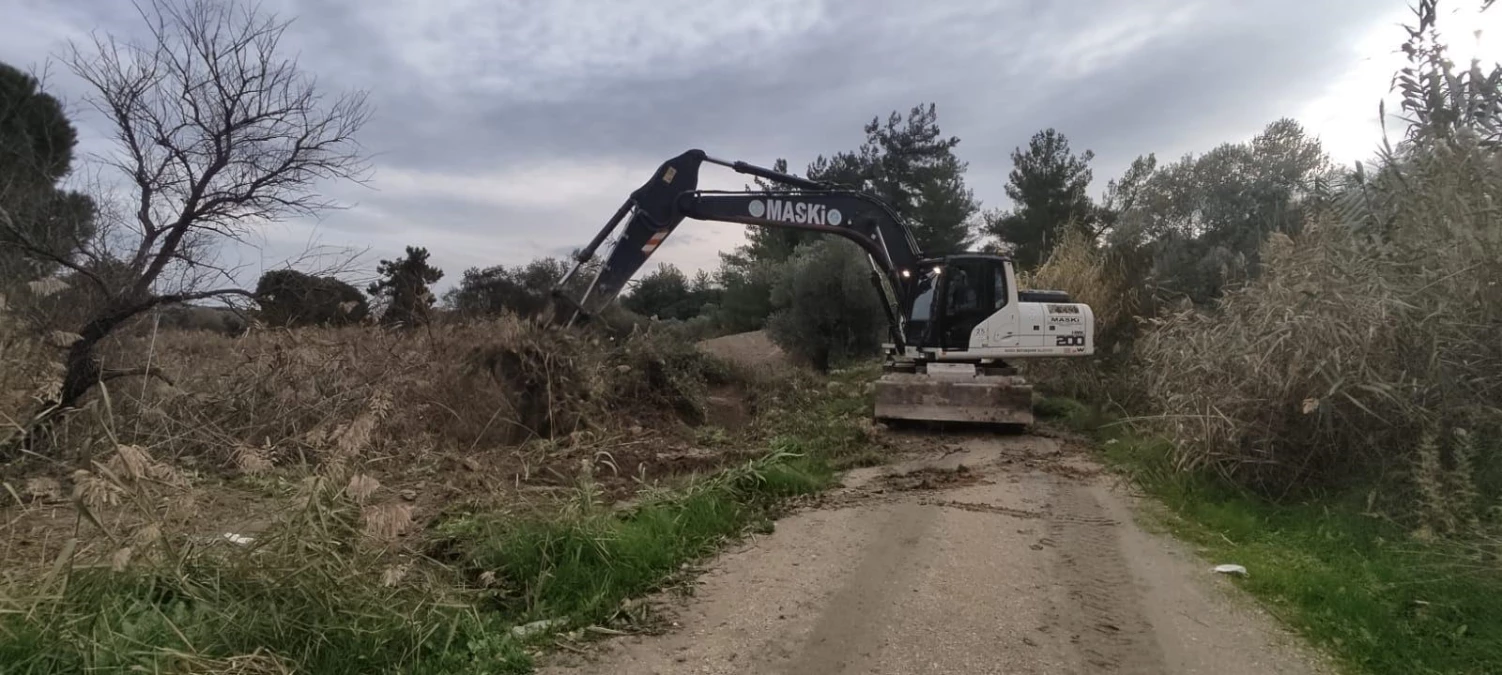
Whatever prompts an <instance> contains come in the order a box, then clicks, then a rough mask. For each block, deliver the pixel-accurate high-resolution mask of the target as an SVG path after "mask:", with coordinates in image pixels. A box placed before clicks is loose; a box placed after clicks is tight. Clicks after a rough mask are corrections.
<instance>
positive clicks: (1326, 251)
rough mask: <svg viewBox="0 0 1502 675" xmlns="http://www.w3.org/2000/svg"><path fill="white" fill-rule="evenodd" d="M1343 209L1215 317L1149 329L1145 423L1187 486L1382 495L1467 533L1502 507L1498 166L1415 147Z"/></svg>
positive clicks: (1194, 315) (1193, 315)
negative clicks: (1204, 472)
mask: <svg viewBox="0 0 1502 675" xmlns="http://www.w3.org/2000/svg"><path fill="white" fill-rule="evenodd" d="M1346 203H1347V205H1348V207H1349V208H1346V209H1343V210H1339V211H1331V212H1329V213H1325V214H1323V215H1321V216H1320V217H1319V218H1318V219H1317V220H1316V221H1315V222H1312V223H1311V224H1310V226H1309V227H1308V228H1307V231H1306V232H1305V233H1304V234H1302V235H1300V236H1299V237H1297V238H1289V237H1286V236H1281V235H1275V236H1274V237H1273V238H1272V239H1271V240H1270V241H1269V242H1268V243H1267V244H1266V248H1265V254H1264V260H1265V267H1264V272H1263V274H1262V275H1261V276H1260V277H1259V278H1257V279H1255V280H1254V281H1252V282H1251V283H1249V284H1248V285H1246V286H1245V287H1243V288H1240V289H1235V290H1232V291H1229V292H1228V293H1226V295H1225V298H1224V299H1223V300H1222V301H1221V302H1220V303H1219V304H1218V306H1216V307H1214V308H1213V309H1210V310H1207V311H1185V312H1180V313H1176V314H1172V315H1169V316H1166V317H1163V318H1160V319H1156V320H1155V321H1154V324H1155V325H1154V327H1153V329H1152V330H1151V331H1149V332H1148V333H1147V334H1146V335H1145V336H1143V338H1142V339H1141V340H1140V342H1139V344H1138V350H1137V356H1138V361H1137V364H1138V366H1137V368H1135V369H1134V370H1135V372H1136V377H1137V378H1139V379H1140V383H1141V385H1142V389H1143V391H1144V392H1145V393H1146V396H1147V402H1148V404H1149V411H1150V412H1151V413H1152V417H1151V418H1150V419H1148V420H1147V423H1148V424H1150V425H1151V426H1153V427H1155V428H1156V429H1158V430H1159V431H1162V432H1165V433H1167V434H1168V435H1169V436H1171V437H1172V438H1173V439H1174V440H1175V441H1176V442H1177V446H1176V456H1175V461H1176V463H1177V465H1178V466H1179V467H1180V468H1182V469H1191V470H1192V469H1208V470H1212V471H1215V472H1218V473H1220V474H1222V475H1224V476H1227V477H1229V478H1232V479H1235V480H1236V481H1238V482H1241V483H1243V484H1246V485H1249V486H1252V487H1254V488H1257V489H1258V490H1260V491H1262V492H1264V493H1267V494H1272V495H1285V494H1290V493H1296V492H1300V491H1303V490H1306V489H1314V488H1321V487H1331V486H1346V485H1351V484H1355V483H1358V482H1363V481H1372V480H1376V481H1377V482H1378V484H1383V485H1388V486H1400V488H1399V489H1395V490H1393V491H1392V492H1390V493H1382V494H1378V493H1374V495H1373V498H1374V500H1375V499H1381V498H1386V499H1388V500H1390V501H1391V503H1392V504H1394V505H1399V506H1400V507H1401V508H1403V510H1404V512H1405V513H1407V514H1409V515H1422V516H1423V517H1424V520H1425V521H1426V522H1427V523H1428V524H1430V525H1431V526H1434V527H1439V528H1445V529H1454V528H1458V527H1461V526H1462V524H1463V523H1466V522H1474V517H1477V516H1480V515H1482V514H1483V513H1485V512H1486V511H1487V510H1488V509H1490V508H1491V507H1493V506H1495V505H1496V497H1497V495H1498V494H1499V490H1502V467H1499V466H1498V464H1499V461H1498V460H1499V458H1502V455H1499V450H1502V447H1499V439H1502V436H1499V435H1498V434H1499V432H1502V410H1499V408H1498V401H1499V400H1502V399H1499V394H1502V340H1499V339H1498V335H1499V330H1502V210H1499V208H1498V205H1499V204H1502V158H1499V155H1498V154H1497V152H1496V150H1495V149H1493V148H1488V147H1487V146H1485V145H1484V144H1482V143H1479V142H1477V141H1476V140H1474V139H1472V140H1466V138H1465V137H1463V136H1462V137H1461V138H1459V139H1456V140H1454V141H1453V142H1447V143H1440V144H1435V145H1432V146H1429V147H1427V148H1416V149H1413V150H1412V151H1411V152H1410V153H1409V154H1407V155H1405V156H1403V157H1402V158H1401V159H1400V160H1398V161H1397V162H1395V163H1393V164H1391V165H1389V166H1388V167H1386V168H1385V169H1384V170H1383V171H1380V172H1378V174H1377V175H1375V176H1373V177H1372V178H1371V179H1370V180H1369V181H1367V182H1366V183H1365V184H1364V185H1361V186H1358V188H1357V189H1356V190H1355V191H1353V192H1352V193H1351V194H1350V195H1349V199H1347V200H1346ZM1413 504H1418V505H1420V506H1419V508H1417V509H1412V508H1408V506H1411V505H1413Z"/></svg>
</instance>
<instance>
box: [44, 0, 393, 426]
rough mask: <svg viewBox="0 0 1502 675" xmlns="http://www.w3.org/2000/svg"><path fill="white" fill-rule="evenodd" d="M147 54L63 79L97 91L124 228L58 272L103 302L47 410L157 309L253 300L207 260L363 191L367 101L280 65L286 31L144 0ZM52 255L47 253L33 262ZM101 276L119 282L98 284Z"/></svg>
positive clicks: (72, 393) (233, 8)
mask: <svg viewBox="0 0 1502 675" xmlns="http://www.w3.org/2000/svg"><path fill="white" fill-rule="evenodd" d="M136 7H137V10H138V11H139V13H140V15H141V17H142V18H143V19H144V20H145V23H146V26H147V28H148V29H149V33H148V36H149V39H148V40H146V41H144V42H137V41H128V40H123V39H120V38H117V37H115V36H104V37H100V36H97V35H96V36H94V38H93V40H92V44H91V45H90V46H89V47H90V48H89V49H87V50H85V49H80V48H79V46H78V45H72V46H71V49H70V51H69V54H68V55H67V58H66V59H65V61H66V63H67V65H68V67H69V68H70V69H71V70H72V71H73V73H75V74H76V75H78V76H79V77H80V78H81V79H82V80H83V81H84V82H86V83H87V84H88V85H89V87H90V92H89V96H88V98H87V102H88V104H89V105H90V106H91V107H92V108H93V109H94V110H96V111H98V112H99V113H100V114H101V115H103V116H104V118H105V119H106V120H107V121H108V124H109V125H110V127H111V131H112V135H113V140H114V141H115V145H116V147H115V152H113V153H111V154H110V155H108V156H106V157H103V158H102V161H103V164H104V166H106V167H108V168H110V169H111V170H112V171H115V172H118V175H119V176H120V177H121V178H123V181H124V186H125V187H124V190H123V194H125V195H127V196H125V197H124V198H123V199H122V203H121V204H120V207H121V208H120V211H121V212H123V213H124V214H125V216H124V217H122V218H119V219H115V221H114V222H111V223H108V224H107V226H105V227H101V232H102V233H101V235H100V236H97V237H96V238H95V240H94V241H93V242H92V243H91V245H90V247H88V250H87V251H85V255H83V256H76V257H74V258H68V259H55V260H53V261H52V262H54V263H56V264H58V265H61V266H63V267H65V268H67V269H68V270H70V271H71V272H73V273H74V276H75V277H76V278H78V279H79V280H80V281H81V282H82V283H87V284H92V285H93V286H95V287H96V288H97V289H98V290H99V291H100V293H102V294H103V297H105V298H106V300H105V302H103V303H102V304H101V305H100V307H99V308H98V309H97V310H95V311H92V312H90V313H89V316H88V318H87V320H85V321H84V322H83V323H82V325H81V326H80V327H79V329H78V330H77V331H76V332H77V336H78V337H77V340H76V341H75V342H73V344H72V346H71V347H70V348H69V351H68V354H67V357H66V367H67V372H66V375H65V376H64V381H63V386H62V390H61V394H60V395H59V396H58V399H57V400H56V401H53V402H51V404H50V405H49V409H50V410H49V411H44V416H45V413H47V412H50V411H51V410H65V409H68V408H72V407H74V406H75V405H76V404H77V402H78V401H79V399H80V398H81V397H83V396H84V395H85V394H86V393H88V391H89V390H90V389H92V388H93V387H94V386H95V385H96V384H97V383H99V382H100V381H101V380H107V379H109V378H110V377H113V376H117V375H119V374H122V373H124V372H134V373H136V374H139V373H140V371H139V370H132V371H106V370H104V369H102V368H101V367H100V364H99V360H98V358H97V356H96V347H97V345H98V344H99V342H100V341H101V340H103V339H104V338H105V337H106V336H108V335H109V334H110V333H111V332H112V331H114V330H115V329H116V328H118V327H120V326H121V325H123V324H125V323H126V322H127V321H129V320H130V319H131V318H132V317H135V316H137V315H139V314H141V313H142V312H146V311H148V310H150V309H152V308H154V307H157V306H160V305H164V304H168V303H179V302H187V301H194V300H202V299H206V298H225V297H228V296H243V297H246V298H252V297H254V296H253V294H252V293H251V292H250V291H247V290H244V289H241V288H234V287H217V288H215V287H210V286H211V285H212V283H213V281H214V278H213V276H206V275H205V274H204V273H203V272H204V270H205V269H208V270H209V271H211V272H215V271H217V272H220V274H218V275H217V277H218V280H219V282H220V283H224V282H226V281H232V279H230V277H231V275H229V274H228V272H227V271H224V270H220V269H218V268H215V267H214V263H213V262H212V261H211V253H212V251H213V250H214V249H215V248H217V247H220V246H223V245H225V244H227V243H229V242H231V241H243V240H244V239H245V238H246V237H247V236H248V235H249V234H251V233H253V232H254V231H255V229H256V228H257V227H258V226H262V225H264V224H266V223H270V222H275V221H278V220H281V219H285V218H289V217H298V216H309V215H315V214H317V213H319V212H321V211H323V210H326V209H330V208H336V207H337V205H336V204H335V203H333V202H332V201H330V200H327V199H325V198H323V197H322V196H320V195H319V194H318V192H317V190H318V188H319V184H320V182H321V181H326V180H352V181H356V182H358V181H361V180H362V179H363V178H362V176H361V174H362V172H363V171H364V170H365V168H366V166H365V164H364V160H363V157H362V153H361V148H360V147H359V144H358V143H357V142H356V141H355V134H356V132H357V131H358V130H359V129H360V128H361V127H362V126H363V125H364V123H365V122H366V120H367V119H368V115H369V110H368V108H367V105H366V98H365V94H364V93H363V92H352V93H346V94H342V95H340V96H338V97H336V98H332V99H328V98H325V96H324V95H322V93H321V92H320V91H319V88H318V87H317V85H316V82H315V81H314V79H313V78H312V77H310V76H309V75H308V74H306V73H305V72H303V71H302V70H301V69H300V67H299V66H298V64H297V63H296V61H295V60H293V59H290V58H288V57H285V56H282V55H281V54H279V53H278V49H279V47H280V45H281V39H282V37H283V34H284V32H285V30H286V27H287V25H288V22H286V21H282V20H279V19H277V18H276V17H274V16H270V15H265V14H262V13H261V12H260V11H259V9H258V8H256V7H254V6H243V5H237V4H235V3H233V2H225V1H224V0H217V1H216V0H145V3H144V6H143V4H137V5H136ZM34 253H36V254H38V255H47V252H45V251H40V250H38V251H35V252H34ZM99 263H107V264H106V265H105V266H106V267H109V268H110V269H112V270H117V271H118V273H115V274H111V275H108V276H106V275H102V274H99V273H98V272H97V270H98V269H99V268H100V264H99Z"/></svg>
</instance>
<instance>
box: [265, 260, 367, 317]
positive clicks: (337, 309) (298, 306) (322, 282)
mask: <svg viewBox="0 0 1502 675" xmlns="http://www.w3.org/2000/svg"><path fill="white" fill-rule="evenodd" d="M256 301H257V302H259V303H260V305H261V312H260V320H261V321H262V322H263V323H265V324H266V325H268V326H288V327H290V326H346V325H349V324H353V323H358V322H360V321H362V320H364V319H365V317H366V316H367V315H368V314H369V313H370V304H369V303H368V302H366V300H365V296H364V295H362V294H361V293H360V291H359V289H356V288H355V287H354V286H351V285H349V284H348V283H345V282H343V281H340V280H339V279H336V278H334V277H318V276H313V275H311V274H304V273H302V272H298V271H297V270H272V271H270V272H267V273H265V274H263V275H261V280H260V281H259V282H258V283H257V284H256Z"/></svg>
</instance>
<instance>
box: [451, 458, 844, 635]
mask: <svg viewBox="0 0 1502 675" xmlns="http://www.w3.org/2000/svg"><path fill="white" fill-rule="evenodd" d="M832 479H833V472H832V471H831V470H830V469H829V467H828V465H827V464H826V463H824V462H823V461H821V460H818V459H817V458H812V457H791V458H788V457H773V458H770V459H767V460H762V461H758V462H755V463H752V464H751V465H748V466H746V467H742V468H739V469H736V470H731V471H726V472H724V473H721V474H719V475H716V476H714V477H711V478H708V479H705V480H703V481H701V482H699V483H697V484H696V485H694V486H693V487H691V488H689V489H688V490H686V491H684V492H682V493H679V494H671V495H667V496H665V497H663V498H660V499H655V500H652V501H649V502H647V503H644V504H641V505H639V506H637V507H636V508H635V509H633V510H631V511H629V512H627V513H624V514H618V513H611V512H609V511H607V510H604V509H601V508H598V507H586V508H584V509H581V510H579V511H576V512H574V513H572V514H569V515H566V516H563V517H536V518H526V519H518V518H514V517H506V516H499V517H493V516H486V515H471V516H465V517H462V518H460V519H457V520H455V521H453V522H451V523H448V524H447V525H446V529H447V530H448V531H450V532H453V533H455V534H456V537H457V539H458V540H459V542H458V543H457V544H456V547H457V548H458V549H459V550H460V555H461V559H462V563H461V565H462V566H463V567H464V568H465V569H467V570H469V571H470V572H471V573H472V574H475V575H482V574H488V575H491V576H492V577H493V578H494V580H495V584H496V585H497V586H498V587H499V588H500V590H499V591H497V592H496V593H495V594H494V598H493V601H494V604H495V607H496V608H497V609H499V610H500V611H501V612H503V613H504V614H506V615H508V616H513V617H517V618H518V620H526V621H530V620H534V619H547V620H565V621H567V622H568V623H569V624H572V625H586V624H589V623H592V622H600V621H604V620H606V619H608V618H609V617H610V616H611V615H612V614H613V613H614V612H615V611H616V610H617V609H618V608H619V607H620V606H621V603H622V601H624V600H626V599H628V598H632V597H637V596H639V595H642V594H644V593H647V592H650V591H652V590H655V589H656V588H658V587H659V586H660V585H661V584H662V583H663V582H665V581H667V580H669V579H670V578H671V577H672V576H673V575H674V574H675V573H676V572H677V571H678V570H679V569H680V567H681V566H682V565H683V564H684V563H685V562H689V561H693V560H696V559H699V558H702V557H704V556H706V555H709V554H711V553H713V552H714V551H715V550H717V549H718V548H719V547H720V545H721V544H723V543H724V542H725V541H726V540H727V539H731V538H734V537H736V536H738V535H739V534H740V533H742V532H743V531H744V530H745V529H746V528H748V527H756V528H758V529H764V528H765V527H767V524H768V522H769V518H770V516H771V515H772V514H773V512H774V511H773V509H774V508H775V506H776V505H777V502H778V500H780V499H782V498H785V497H790V496H796V495H801V494H808V493H811V492H815V491H818V490H820V489H823V488H824V487H825V486H827V485H828V484H829V483H830V481H831V480H832Z"/></svg>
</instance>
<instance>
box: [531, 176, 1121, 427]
mask: <svg viewBox="0 0 1502 675" xmlns="http://www.w3.org/2000/svg"><path fill="white" fill-rule="evenodd" d="M706 163H707V164H713V165H717V166H722V167H726V168H729V169H732V170H734V171H736V172H738V173H741V174H745V175H750V176H756V177H760V178H763V179H766V180H768V181H770V182H771V183H772V184H775V185H776V188H775V189H763V190H754V191H743V192H731V191H712V190H700V189H699V188H698V184H699V172H700V169H701V168H703V166H704V165H705V164H706ZM686 219H693V220H701V221H718V222H725V223H741V224H744V225H752V226H757V227H785V228H793V229H798V230H805V231H812V232H821V233H827V234H830V235H834V236H839V237H844V238H845V239H848V240H850V241H852V242H854V243H855V244H856V245H858V246H860V248H861V249H863V250H864V251H865V253H866V254H867V257H868V258H869V260H870V262H871V268H872V271H871V280H872V285H873V286H874V287H875V292H877V293H879V294H880V296H881V299H882V305H883V307H884V309H885V312H886V319H887V324H888V335H889V337H890V342H886V343H884V344H883V345H882V347H883V352H884V357H883V373H882V376H881V377H880V378H879V379H878V380H877V382H876V387H875V410H874V414H873V416H874V417H875V418H876V419H877V420H881V421H884V422H888V423H894V422H904V421H910V422H928V423H977V424H996V425H1018V426H1027V425H1030V424H1032V423H1033V400H1032V399H1033V397H1032V386H1031V384H1030V383H1028V382H1027V381H1026V380H1025V379H1024V378H1023V377H1021V376H1020V375H1019V374H1018V372H1017V370H1016V368H1015V367H1014V366H1012V365H1011V363H1010V362H1015V361H1017V360H1019V359H1029V358H1057V357H1085V356H1090V355H1092V354H1094V353H1095V331H1094V325H1095V317H1094V314H1093V313H1092V312H1091V310H1090V307H1089V306H1087V305H1085V304H1082V303H1077V302H1072V301H1071V299H1070V297H1069V295H1068V293H1065V292H1063V291H1051V290H1021V289H1019V288H1017V277H1016V271H1015V270H1014V268H1013V264H1012V260H1011V259H1010V258H1008V257H1006V256H1002V255H994V254H990V253H978V252H959V253H948V254H929V253H926V252H924V251H922V250H920V248H919V246H918V244H917V242H916V241H915V240H914V238H913V234H912V230H911V228H910V227H909V225H908V224H907V223H906V222H905V221H904V219H903V218H902V217H901V216H899V215H898V213H897V212H896V211H895V210H894V209H893V208H892V207H891V205H889V204H887V203H886V202H884V201H882V200H880V199H878V198H877V197H875V196H873V195H871V194H869V193H867V192H864V191H861V190H857V189H852V188H850V187H848V186H844V185H840V184H836V183H832V182H826V181H815V180H810V179H806V178H800V177H798V176H794V175H791V174H786V173H782V172H778V171H774V170H771V169H767V168H765V167H760V166H756V165H753V164H748V163H746V162H742V161H727V160H722V159H716V158H714V157H711V156H709V155H707V154H705V152H704V151H703V150H699V149H692V150H688V151H686V152H684V153H682V154H680V155H678V156H677V157H673V158H672V159H669V160H667V161H665V162H663V163H662V164H661V165H660V166H659V167H658V168H657V171H656V172H655V173H654V174H653V175H652V177H651V178H650V179H648V180H647V182H646V183H644V184H642V186H641V187H639V188H637V189H636V190H635V191H633V192H632V193H631V195H630V196H629V197H628V198H627V199H626V201H625V202H624V203H623V204H621V206H620V208H619V209H617V210H616V212H615V214H614V215H613V216H611V218H610V219H609V221H607V222H606V223H605V225H604V227H602V228H601V229H600V232H599V233H598V234H597V235H595V237H594V239H593V240H592V241H590V242H589V244H588V245H587V246H585V247H584V248H582V249H579V250H578V251H577V252H576V253H575V255H574V262H573V265H572V266H571V267H570V268H569V270H568V272H567V273H566V274H565V275H564V276H563V278H562V279H560V280H559V282H558V283H557V284H556V285H555V287H554V289H553V294H552V295H553V297H554V298H555V302H556V303H557V306H558V307H559V308H560V310H558V311H559V312H560V314H555V316H558V317H560V319H559V320H561V321H562V322H563V323H564V324H565V325H572V324H573V323H575V322H576V321H579V320H588V319H589V318H590V317H593V316H595V315H597V314H598V313H599V312H600V311H601V310H602V309H604V308H605V307H606V306H607V305H608V304H609V303H610V302H611V301H613V300H614V299H615V298H616V297H617V296H618V295H619V294H620V293H621V292H622V291H623V290H624V289H625V287H626V284H627V282H628V281H630V279H631V277H632V276H633V275H635V274H636V272H637V270H639V269H641V267H642V265H643V264H644V263H646V261H647V259H648V258H649V257H651V255H652V253H653V252H654V251H656V250H657V249H658V248H660V247H661V246H662V244H663V242H664V241H665V240H666V239H667V238H668V236H669V235H671V234H672V233H673V231H674V230H675V229H677V228H678V226H679V225H680V224H682V223H683V221H684V220H686ZM623 221H624V222H625V228H624V230H622V231H621V233H620V235H619V236H618V237H616V238H615V239H614V240H613V243H612V244H611V248H610V250H609V253H607V254H606V255H605V257H604V259H603V263H602V264H597V265H594V266H590V267H589V268H588V269H589V273H590V274H593V277H592V278H589V277H587V276H586V277H581V279H584V278H588V283H585V284H575V285H574V286H573V288H574V292H573V293H570V292H568V291H566V290H564V289H566V288H569V283H570V281H571V280H572V279H573V277H574V276H575V275H577V274H579V273H580V272H581V270H584V269H586V265H588V264H589V263H590V262H591V261H592V260H594V255H595V253H596V251H597V250H598V249H599V248H600V247H601V246H602V245H604V244H605V243H606V242H607V240H609V239H610V237H611V236H612V234H613V233H614V232H615V231H616V229H617V228H619V227H620V225H621V223H622V222H623ZM581 287H582V290H580V288H581Z"/></svg>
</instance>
